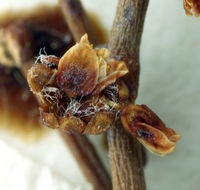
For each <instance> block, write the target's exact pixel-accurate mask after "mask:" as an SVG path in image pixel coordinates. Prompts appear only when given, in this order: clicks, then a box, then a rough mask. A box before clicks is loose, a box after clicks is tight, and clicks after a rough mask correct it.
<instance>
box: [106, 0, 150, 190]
mask: <svg viewBox="0 0 200 190" xmlns="http://www.w3.org/2000/svg"><path fill="white" fill-rule="evenodd" d="M147 6H148V0H119V2H118V7H117V13H116V16H115V20H114V23H113V27H112V31H111V39H110V41H109V45H108V47H109V49H110V51H111V55H112V56H113V57H115V58H116V59H119V60H123V61H125V63H126V64H127V66H128V68H129V74H128V75H127V76H126V77H124V81H125V82H126V84H127V86H128V87H129V90H130V101H131V102H134V101H135V99H136V97H137V91H138V78H139V47H140V40H141V35H142V30H143V24H144V18H145V14H146V10H147ZM108 141H109V155H110V164H111V172H112V182H113V190H124V189H126V190H145V189H146V186H145V179H144V172H143V167H142V160H143V158H142V147H141V145H140V143H139V142H138V141H137V139H136V138H135V137H132V136H131V135H130V134H128V133H127V132H126V131H125V129H124V128H123V127H122V125H121V122H120V121H117V122H116V124H115V126H114V127H112V128H111V129H109V132H108Z"/></svg>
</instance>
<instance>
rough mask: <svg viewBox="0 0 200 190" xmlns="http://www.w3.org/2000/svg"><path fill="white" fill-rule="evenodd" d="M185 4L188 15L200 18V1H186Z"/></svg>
mask: <svg viewBox="0 0 200 190" xmlns="http://www.w3.org/2000/svg"><path fill="white" fill-rule="evenodd" d="M183 3H184V9H185V12H186V14H187V15H190V16H192V15H193V14H194V15H195V16H197V17H198V16H200V0H184V1H183Z"/></svg>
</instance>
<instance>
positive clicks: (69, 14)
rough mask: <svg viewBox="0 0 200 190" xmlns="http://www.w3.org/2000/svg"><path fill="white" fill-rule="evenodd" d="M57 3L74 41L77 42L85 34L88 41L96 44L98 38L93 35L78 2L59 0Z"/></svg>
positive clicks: (78, 0) (76, 0) (75, 0)
mask: <svg viewBox="0 0 200 190" xmlns="http://www.w3.org/2000/svg"><path fill="white" fill-rule="evenodd" d="M59 2H60V6H61V9H62V12H63V14H64V17H65V20H66V22H67V24H68V26H69V28H70V31H71V32H72V35H73V37H74V39H75V41H77V42H79V41H80V38H81V36H83V35H84V34H85V33H87V34H88V36H89V41H90V42H92V43H93V44H98V37H97V36H96V35H95V32H94V30H93V28H92V26H91V24H90V21H89V19H88V17H87V15H86V13H85V11H84V9H83V6H82V5H81V3H80V0H59Z"/></svg>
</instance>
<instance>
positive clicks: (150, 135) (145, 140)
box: [121, 104, 181, 155]
mask: <svg viewBox="0 0 200 190" xmlns="http://www.w3.org/2000/svg"><path fill="white" fill-rule="evenodd" d="M121 121H122V124H123V126H124V128H125V129H126V130H127V131H129V132H130V133H131V134H132V135H134V136H136V137H137V138H138V140H139V141H140V142H141V143H142V144H144V146H145V147H147V148H148V149H149V150H150V151H151V152H153V153H156V154H158V155H166V154H169V153H171V152H173V151H174V149H175V146H176V144H175V143H176V142H177V141H178V140H179V139H180V137H181V136H180V135H179V134H177V133H176V132H175V131H174V130H172V129H170V128H167V127H166V126H165V124H164V123H163V122H162V121H161V120H160V118H159V117H158V116H157V115H156V114H155V113H154V112H152V111H151V110H150V109H149V108H148V107H147V106H145V105H141V106H140V105H135V104H129V105H127V106H126V107H125V108H124V109H123V111H122V113H121Z"/></svg>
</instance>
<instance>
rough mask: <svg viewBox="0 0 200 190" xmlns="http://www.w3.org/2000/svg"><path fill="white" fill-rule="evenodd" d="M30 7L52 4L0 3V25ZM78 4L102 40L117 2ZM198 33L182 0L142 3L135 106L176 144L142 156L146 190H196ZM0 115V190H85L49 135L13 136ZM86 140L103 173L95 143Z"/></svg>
mask: <svg viewBox="0 0 200 190" xmlns="http://www.w3.org/2000/svg"><path fill="white" fill-rule="evenodd" d="M38 3H50V4H56V3H57V1H56V0H35V1H27V0H7V1H4V0H0V9H1V13H0V18H1V17H3V16H2V15H4V12H5V11H7V10H12V11H16V10H22V9H26V10H29V9H30V10H31V9H33V7H34V6H36V5H37V4H38ZM82 3H83V5H84V7H85V9H86V10H88V11H90V12H93V13H95V14H96V15H97V16H98V18H99V20H100V22H101V24H102V26H103V27H104V28H105V29H106V30H107V32H108V33H109V30H110V29H111V26H112V21H113V19H114V15H115V10H116V5H117V0H109V1H107V0H95V1H94V0H82ZM0 20H1V19H0ZM199 31H200V18H199V19H198V18H195V17H187V16H186V15H185V12H184V9H183V4H182V0H168V1H164V0H150V3H149V7H148V11H147V15H146V20H145V26H144V32H143V37H142V45H141V49H140V52H141V54H140V59H141V74H140V86H139V96H138V98H137V103H139V104H146V105H148V106H149V107H150V108H151V109H152V110H154V111H155V112H156V113H158V115H159V116H160V117H161V118H162V119H163V121H164V122H165V123H166V125H167V126H168V127H170V128H173V129H174V130H175V131H177V132H178V133H180V134H181V135H182V139H181V140H180V141H179V142H178V143H177V147H176V150H175V152H174V153H172V154H170V155H168V156H166V157H158V156H155V155H153V154H152V153H149V152H148V164H147V166H146V167H145V178H146V184H147V189H148V190H160V189H162V190H168V189H170V190H177V189H182V190H196V189H198V187H199V186H200V180H199V179H200V172H199V171H200V164H199V160H200V150H199V145H200V138H199V133H200V127H199V121H200V98H199V97H200V85H199V81H200V74H199V73H200V64H199V61H200V53H199V50H200V35H199ZM0 78H1V76H0ZM1 98H3V97H1ZM19 111H20V108H19ZM3 113H4V112H2V111H1V116H0V121H1V122H0V123H1V126H0V151H1V152H0V168H1V169H0V189H1V190H13V189H15V190H18V189H19V190H44V189H48V190H86V189H87V190H90V189H92V187H91V186H90V184H88V183H87V182H86V180H85V179H84V176H83V175H82V173H81V171H80V170H79V168H78V165H77V164H76V162H75V161H74V159H73V158H72V156H71V154H70V152H69V151H68V150H67V149H66V146H65V145H64V143H63V141H62V139H61V138H60V136H59V135H58V134H57V132H56V131H55V130H50V129H42V130H34V131H33V132H31V130H29V131H28V132H27V131H26V132H24V129H20V127H17V129H16V127H15V122H11V123H9V124H8V123H5V122H3V120H4V119H5V118H4V115H3ZM9 120H12V118H9ZM8 128H9V130H8ZM22 132H23V133H22ZM30 133H32V135H31V134H30ZM90 138H91V139H92V141H93V142H94V143H95V145H96V147H97V150H98V151H99V153H100V155H101V158H102V159H103V161H104V163H105V164H106V166H107V167H108V168H109V161H108V154H107V152H106V150H105V148H104V147H103V143H102V137H101V136H98V138H97V137H96V136H95V137H93V136H91V137H90ZM77 182H78V183H77Z"/></svg>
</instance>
